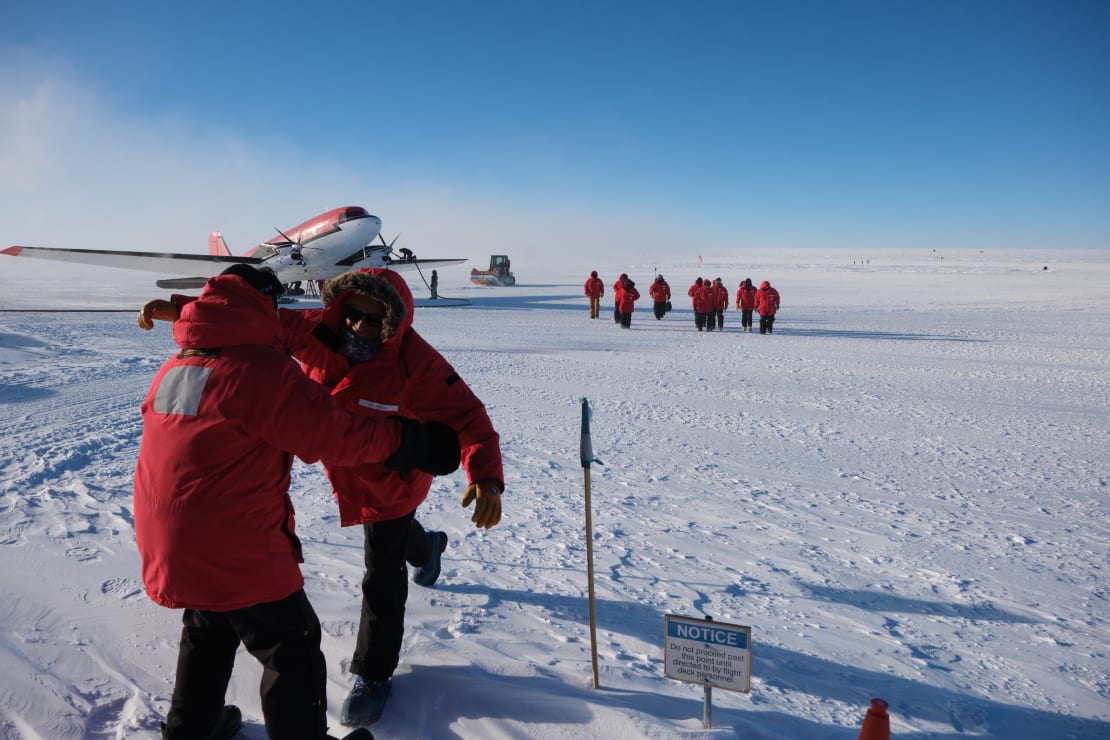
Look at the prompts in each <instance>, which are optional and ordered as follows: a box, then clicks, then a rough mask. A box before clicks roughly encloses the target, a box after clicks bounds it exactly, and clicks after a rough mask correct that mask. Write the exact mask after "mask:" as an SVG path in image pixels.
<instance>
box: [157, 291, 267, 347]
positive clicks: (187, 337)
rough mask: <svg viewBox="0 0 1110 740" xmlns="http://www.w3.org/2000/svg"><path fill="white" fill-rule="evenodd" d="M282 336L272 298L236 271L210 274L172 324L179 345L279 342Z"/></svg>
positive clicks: (215, 345) (264, 344)
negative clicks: (198, 293)
mask: <svg viewBox="0 0 1110 740" xmlns="http://www.w3.org/2000/svg"><path fill="white" fill-rule="evenodd" d="M284 337H285V332H284V331H283V329H282V328H281V321H280V319H279V318H278V314H277V310H276V309H275V308H274V301H273V299H272V298H270V297H269V296H265V295H262V294H261V293H259V292H258V291H257V290H255V289H254V288H253V287H251V286H250V285H248V284H247V281H245V280H243V278H241V277H239V276H238V275H217V276H216V277H214V278H211V279H210V280H209V281H208V282H207V283H206V284H205V286H204V290H203V291H202V292H201V294H200V297H199V298H197V299H196V300H195V301H191V302H189V303H187V304H185V305H184V306H183V307H182V308H181V318H179V319H178V320H177V321H175V322H174V324H173V338H174V340H175V341H176V342H177V345H178V346H179V347H181V348H182V349H214V348H216V347H234V346H239V345H251V344H254V345H263V346H269V347H272V346H281V345H283V344H284Z"/></svg>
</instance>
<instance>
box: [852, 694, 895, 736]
mask: <svg viewBox="0 0 1110 740" xmlns="http://www.w3.org/2000/svg"><path fill="white" fill-rule="evenodd" d="M889 706H890V705H889V704H887V703H886V702H885V701H883V700H882V699H872V700H871V708H870V709H868V710H867V716H866V717H864V718H863V729H861V730H860V731H859V740H890V717H889V716H888V715H887V713H886V708H887V707H889Z"/></svg>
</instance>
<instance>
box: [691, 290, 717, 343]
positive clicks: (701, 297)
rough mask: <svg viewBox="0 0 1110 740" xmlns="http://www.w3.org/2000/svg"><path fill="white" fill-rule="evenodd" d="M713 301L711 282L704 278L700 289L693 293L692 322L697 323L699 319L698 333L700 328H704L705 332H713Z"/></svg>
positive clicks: (714, 322)
mask: <svg viewBox="0 0 1110 740" xmlns="http://www.w3.org/2000/svg"><path fill="white" fill-rule="evenodd" d="M713 300H714V297H713V282H712V281H711V280H710V279H709V278H705V279H704V280H702V281H701V287H699V288H698V289H697V290H696V291H694V322H695V323H697V321H698V318H699V317H700V318H701V323H700V324H699V325H698V331H701V330H702V327H705V330H706V331H713V329H714V328H715V327H716V326H717V322H716V319H715V318H714V316H713Z"/></svg>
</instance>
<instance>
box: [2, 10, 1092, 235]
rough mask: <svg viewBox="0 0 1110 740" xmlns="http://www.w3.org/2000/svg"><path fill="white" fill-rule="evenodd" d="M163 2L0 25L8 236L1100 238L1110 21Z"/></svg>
mask: <svg viewBox="0 0 1110 740" xmlns="http://www.w3.org/2000/svg"><path fill="white" fill-rule="evenodd" d="M166 5H169V4H168V3H149V2H104V3H79V2H68V3H59V2H51V1H50V0H41V1H38V2H29V1H26V0H5V2H4V3H3V4H2V5H0V103H2V104H3V109H5V110H6V111H7V113H3V112H0V126H2V127H3V128H0V135H2V136H0V165H3V166H2V167H0V169H3V170H6V171H7V172H8V173H9V176H8V177H7V178H5V179H6V180H7V184H6V185H5V186H3V188H4V189H3V190H0V194H2V195H3V196H5V197H4V200H5V201H6V203H7V205H0V232H6V233H4V234H3V235H2V236H0V242H5V243H36V241H34V240H35V239H37V238H38V235H39V234H45V235H47V236H48V237H49V238H53V239H59V238H66V237H67V233H66V231H65V229H64V228H62V226H63V225H62V224H60V223H57V221H58V219H57V208H58V205H59V203H66V204H67V207H71V208H73V209H75V213H79V214H80V215H81V220H82V222H83V223H84V224H85V225H86V226H89V225H91V226H92V228H93V229H94V230H95V231H96V232H98V233H100V232H102V231H103V229H105V228H109V227H108V225H107V224H109V223H114V226H112V227H111V228H113V229H115V230H116V231H115V233H117V234H118V237H119V241H118V244H119V246H132V245H131V244H130V243H129V241H130V240H142V239H146V240H147V241H149V239H150V237H151V229H153V228H159V230H160V231H161V232H167V231H168V232H169V233H173V234H178V233H179V232H178V229H180V230H182V231H181V233H180V235H179V236H176V237H175V238H172V239H169V240H168V241H169V242H173V243H165V244H164V245H163V246H164V248H182V247H183V246H184V244H183V242H182V240H184V239H186V238H188V240H190V241H195V242H196V244H197V245H198V248H201V249H202V248H203V243H204V237H205V236H206V234H207V231H208V230H211V229H212V228H216V227H221V228H222V229H223V230H224V233H225V234H229V232H232V231H234V230H235V229H239V230H241V232H242V233H241V235H240V234H238V233H236V234H235V236H236V237H239V241H240V242H242V240H244V239H247V240H249V239H254V238H255V237H257V238H258V239H261V238H263V237H265V236H267V234H268V232H267V230H268V229H270V227H271V226H273V225H280V226H282V227H288V226H291V225H293V224H295V223H297V222H299V221H301V220H303V219H304V218H307V217H309V216H311V215H313V214H315V213H317V212H319V211H323V210H327V209H329V208H332V207H336V206H338V205H345V204H348V203H355V204H359V205H364V206H366V207H367V208H369V209H370V210H371V211H372V212H374V213H377V214H378V215H380V216H381V217H382V218H383V221H384V222H385V227H384V231H385V232H386V233H387V234H390V233H393V232H395V231H401V232H403V233H405V234H406V235H407V236H406V238H413V239H417V240H421V241H422V243H428V242H433V243H440V242H442V241H446V240H448V239H452V238H454V237H457V236H458V235H459V233H458V232H459V231H460V230H461V231H462V232H463V236H462V240H463V242H464V243H465V242H466V241H467V240H468V239H469V240H479V239H480V240H481V242H482V243H483V244H491V245H492V244H494V243H497V242H498V241H502V243H504V244H506V245H514V244H515V245H518V247H517V248H523V247H521V246H519V245H522V244H533V245H537V246H543V247H544V248H552V247H555V248H558V247H559V245H560V244H573V245H574V246H575V247H576V248H577V247H590V248H597V247H602V248H614V249H643V245H644V243H645V242H648V243H650V244H651V246H650V247H649V250H650V249H673V248H674V244H675V241H673V240H679V241H680V242H681V243H682V244H683V245H689V246H690V249H692V250H695V251H698V252H714V251H717V252H725V251H728V250H731V249H767V248H783V247H821V248H859V247H896V248H903V247H907V248H938V249H939V248H991V247H1023V248H1038V249H1045V248H1055V247H1074V248H1105V247H1108V246H1110V93H1108V92H1107V91H1108V90H1110V3H1106V2H1101V1H1095V2H1078V1H1076V2H1071V1H1068V2H1018V1H1015V2H988V1H986V0H975V1H973V2H947V1H943V0H942V1H941V2H898V1H895V2H873V3H872V2H831V1H829V2H792V1H787V2H774V3H772V2H766V3H755V2H681V3H680V2H670V3H657V2H635V3H634V2H624V3H618V2H559V3H554V2H531V1H528V0H520V1H517V2H469V3H459V2H365V3H349V4H340V3H331V2H321V3H314V4H307V3H281V2H270V3H257V2H222V3H208V2H201V3H189V4H184V3H181V4H176V5H177V7H173V8H169V9H167V8H165V7H163V6H166ZM11 175H15V177H14V178H13V177H12V176H11ZM16 182H18V183H20V185H19V186H17V185H15V184H14V183H16ZM46 203H50V204H52V205H51V206H50V207H49V208H47V207H45V206H44V204H46ZM137 211H142V212H144V213H147V214H149V215H150V221H149V222H147V221H144V219H143V218H141V217H138V216H134V217H132V218H126V219H120V218H119V216H120V214H122V213H129V214H135V213H136V212H137ZM113 215H114V216H115V218H114V219H113V218H112V217H113ZM274 220H277V221H278V222H279V223H278V224H271V221H274ZM5 222H6V223H7V224H8V228H5V226H4V223H5ZM167 226H171V227H172V228H167ZM460 227H461V228H460ZM131 230H133V233H131ZM194 232H195V235H194ZM260 232H261V233H260ZM75 233H82V232H81V231H76V230H75ZM84 233H87V231H86V232H84ZM166 241H167V240H166V239H165V238H164V237H163V239H162V242H166ZM229 241H233V238H232V237H229ZM37 243H42V240H41V239H38V242H37ZM637 245H638V246H637ZM58 246H76V245H74V244H72V243H67V244H64V245H58ZM88 246H111V245H110V244H108V245H105V244H102V243H98V244H96V245H93V244H89V245H88ZM146 246H152V247H154V246H159V245H154V244H146ZM232 246H233V249H234V248H235V244H234V243H233V244H232ZM410 246H412V245H411V244H410ZM506 248H508V247H506ZM475 249H476V250H477V251H478V252H479V253H482V252H486V251H493V250H492V249H490V250H486V249H485V248H484V246H481V247H479V246H475ZM416 251H418V253H421V250H420V249H417V250H416ZM425 251H426V250H425ZM437 251H438V250H437Z"/></svg>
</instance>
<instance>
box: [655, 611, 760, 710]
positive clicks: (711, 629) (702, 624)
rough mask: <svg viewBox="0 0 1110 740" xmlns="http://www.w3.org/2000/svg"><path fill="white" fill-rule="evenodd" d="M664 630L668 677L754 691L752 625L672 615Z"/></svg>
mask: <svg viewBox="0 0 1110 740" xmlns="http://www.w3.org/2000/svg"><path fill="white" fill-rule="evenodd" d="M664 632H665V640H666V644H665V650H664V666H665V672H666V675H667V677H668V678H673V679H677V680H679V681H689V682H692V683H699V684H702V685H705V686H717V687H719V688H722V689H728V690H730V691H743V692H747V691H749V690H750V686H751V628H750V627H742V626H740V625H732V624H724V623H721V622H713V621H710V620H700V619H691V618H689V617H678V616H675V615H671V614H668V615H666V617H665V623H664Z"/></svg>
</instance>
